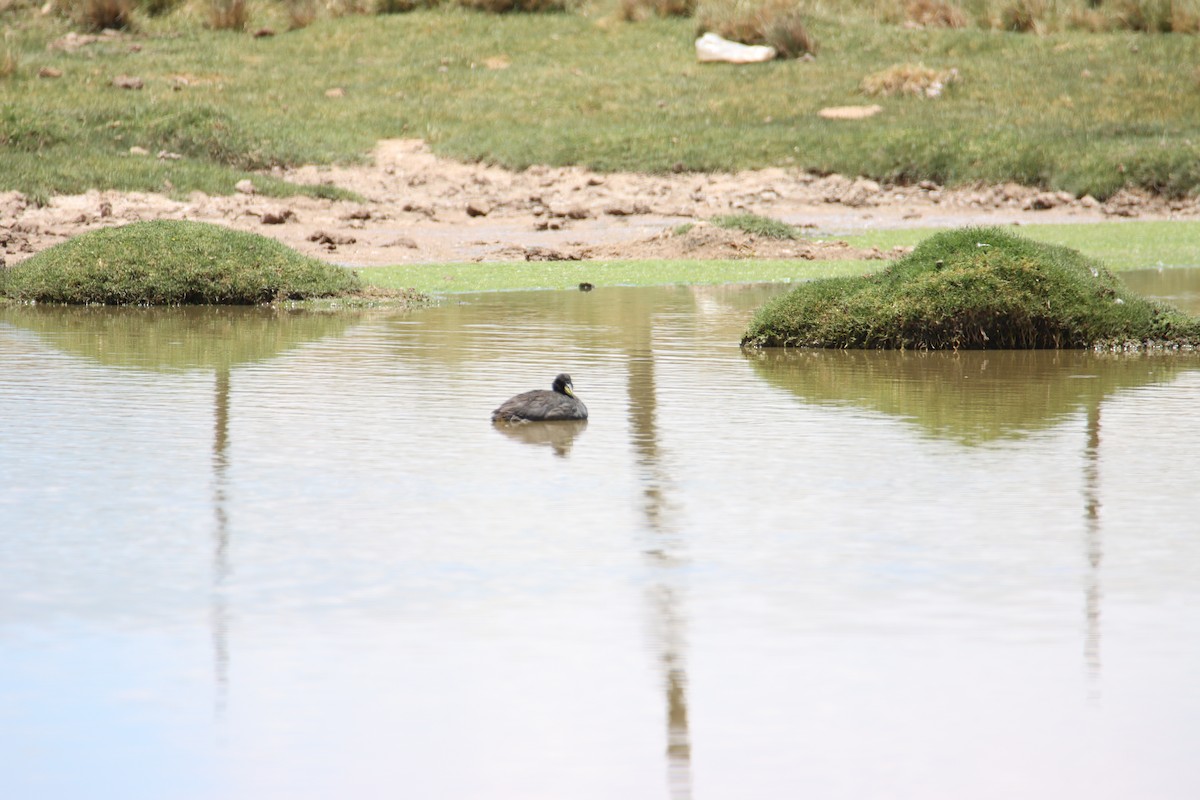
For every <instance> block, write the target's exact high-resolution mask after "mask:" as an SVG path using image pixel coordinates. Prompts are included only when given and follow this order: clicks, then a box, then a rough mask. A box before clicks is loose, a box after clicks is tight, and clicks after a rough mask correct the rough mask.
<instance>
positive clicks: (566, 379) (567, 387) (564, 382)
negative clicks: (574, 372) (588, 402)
mask: <svg viewBox="0 0 1200 800" xmlns="http://www.w3.org/2000/svg"><path fill="white" fill-rule="evenodd" d="M552 388H553V389H554V391H556V392H558V393H559V394H565V395H566V396H567V397H574V396H575V392H574V391H572V390H573V389H574V386H573V385H572V384H571V376H570V375H568V374H567V373H565V372H564V373H562V374H561V375H559V376H558V377H557V378H555V379H554V386H553V387H552Z"/></svg>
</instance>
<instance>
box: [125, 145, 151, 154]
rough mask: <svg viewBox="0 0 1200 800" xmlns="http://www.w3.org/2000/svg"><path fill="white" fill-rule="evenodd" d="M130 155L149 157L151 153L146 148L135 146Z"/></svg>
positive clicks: (130, 149)
mask: <svg viewBox="0 0 1200 800" xmlns="http://www.w3.org/2000/svg"><path fill="white" fill-rule="evenodd" d="M129 155H131V156H148V155H150V151H149V150H147V149H146V148H144V147H138V146H137V145H134V146H133V147H131V148H129Z"/></svg>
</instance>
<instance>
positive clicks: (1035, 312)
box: [742, 228, 1200, 350]
mask: <svg viewBox="0 0 1200 800" xmlns="http://www.w3.org/2000/svg"><path fill="white" fill-rule="evenodd" d="M1130 341H1133V342H1153V343H1163V344H1179V345H1188V344H1191V345H1194V344H1197V343H1200V320H1198V319H1195V318H1192V317H1189V316H1188V315H1186V314H1184V313H1183V312H1181V311H1179V310H1177V309H1174V308H1171V307H1170V306H1166V305H1164V304H1161V303H1156V302H1152V301H1150V300H1146V299H1145V298H1142V297H1140V296H1138V295H1136V294H1134V293H1133V292H1130V291H1129V290H1128V289H1126V288H1125V287H1124V285H1123V284H1122V283H1121V282H1120V281H1119V280H1118V279H1117V278H1116V277H1115V276H1114V275H1113V274H1112V273H1110V272H1109V271H1108V270H1107V269H1105V268H1104V267H1103V266H1102V265H1101V264H1100V263H1099V262H1097V261H1094V260H1092V259H1089V258H1087V257H1086V256H1084V255H1082V254H1081V253H1079V252H1078V251H1076V250H1071V249H1069V248H1065V247H1057V246H1054V245H1047V244H1041V243H1039V242H1034V241H1031V240H1029V239H1025V238H1023V237H1020V236H1016V235H1014V234H1012V233H1011V232H1009V231H1007V230H1004V229H1000V228H965V229H961V230H956V231H949V232H947V233H941V234H937V235H935V236H932V237H930V238H929V239H927V240H925V241H924V242H922V243H921V244H920V245H919V246H918V247H917V248H916V249H915V250H914V251H913V252H912V253H910V254H909V255H907V256H905V257H904V258H902V259H900V260H899V261H897V262H896V263H894V264H893V265H892V266H890V267H889V268H888V269H886V270H884V271H883V272H881V273H878V274H875V275H866V276H863V277H859V278H834V279H830V280H822V281H813V282H812V283H807V284H804V285H802V286H799V287H797V288H796V289H795V290H793V291H792V292H790V293H789V294H787V295H784V296H783V297H780V298H778V299H776V300H774V301H772V302H770V303H768V304H767V305H765V306H764V307H763V308H762V309H760V310H759V312H758V313H757V314H756V315H755V317H754V320H753V321H752V322H751V324H750V328H749V330H748V331H747V333H746V335H745V337H744V338H743V339H742V345H743V346H750V347H840V348H880V349H887V348H913V349H928V350H941V349H985V348H994V349H1034V348H1070V347H1091V346H1097V345H1101V344H1114V343H1119V342H1130Z"/></svg>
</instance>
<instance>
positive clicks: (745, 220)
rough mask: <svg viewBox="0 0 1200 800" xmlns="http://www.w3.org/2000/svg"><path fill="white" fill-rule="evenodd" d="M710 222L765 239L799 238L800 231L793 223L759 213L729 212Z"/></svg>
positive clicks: (719, 226)
mask: <svg viewBox="0 0 1200 800" xmlns="http://www.w3.org/2000/svg"><path fill="white" fill-rule="evenodd" d="M712 223H713V224H714V225H716V226H717V227H718V228H730V229H732V230H738V231H743V232H745V233H752V234H754V235H755V236H762V237H764V238H767V239H799V238H800V235H801V233H802V231H801V230H800V229H799V228H797V227H796V226H795V225H789V224H787V223H786V222H781V221H779V220H777V219H772V218H771V217H764V216H763V215H761V214H730V215H729V216H725V217H714V218H713V220H712Z"/></svg>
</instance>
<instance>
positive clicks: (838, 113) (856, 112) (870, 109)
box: [817, 105, 883, 119]
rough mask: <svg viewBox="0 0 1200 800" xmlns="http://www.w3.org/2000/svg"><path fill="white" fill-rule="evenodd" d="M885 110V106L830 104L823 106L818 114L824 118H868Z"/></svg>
mask: <svg viewBox="0 0 1200 800" xmlns="http://www.w3.org/2000/svg"><path fill="white" fill-rule="evenodd" d="M882 111H883V106H879V105H869V106H830V107H829V108H822V109H821V110H820V111H818V112H817V116H819V117H821V118H822V119H867V118H868V117H873V116H875V115H876V114H879V113H881V112H882Z"/></svg>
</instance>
